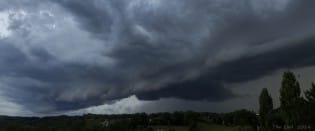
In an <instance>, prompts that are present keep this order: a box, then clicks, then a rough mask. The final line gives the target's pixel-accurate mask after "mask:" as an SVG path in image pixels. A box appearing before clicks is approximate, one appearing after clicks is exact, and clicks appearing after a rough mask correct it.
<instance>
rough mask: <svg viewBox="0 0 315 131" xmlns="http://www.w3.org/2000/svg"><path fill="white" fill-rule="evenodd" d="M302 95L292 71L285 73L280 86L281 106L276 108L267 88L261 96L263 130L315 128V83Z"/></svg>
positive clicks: (260, 116)
mask: <svg viewBox="0 0 315 131" xmlns="http://www.w3.org/2000/svg"><path fill="white" fill-rule="evenodd" d="M311 86H312V87H311V88H310V89H309V90H307V91H305V92H304V97H303V96H302V95H301V89H300V84H299V82H298V80H297V79H296V77H295V75H294V73H293V72H291V71H286V72H284V73H283V76H282V82H281V88H280V90H279V91H280V98H279V101H280V107H279V108H276V109H274V106H273V100H272V97H271V96H270V94H269V92H268V90H267V88H264V89H262V91H261V93H260V96H259V106H260V107H259V119H260V127H261V130H262V131H272V130H292V131H295V130H314V129H315V85H314V83H312V84H311Z"/></svg>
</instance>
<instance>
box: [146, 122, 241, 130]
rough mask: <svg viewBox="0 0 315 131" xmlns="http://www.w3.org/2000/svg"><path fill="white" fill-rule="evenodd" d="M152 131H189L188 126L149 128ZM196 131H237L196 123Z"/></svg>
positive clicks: (232, 128)
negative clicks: (158, 130) (162, 130)
mask: <svg viewBox="0 0 315 131" xmlns="http://www.w3.org/2000/svg"><path fill="white" fill-rule="evenodd" d="M151 127H152V128H154V129H166V130H167V131H168V130H174V131H189V127H188V126H151ZM195 130H196V131H237V128H235V127H227V126H221V125H215V124H205V123H198V125H197V127H196V129H195Z"/></svg>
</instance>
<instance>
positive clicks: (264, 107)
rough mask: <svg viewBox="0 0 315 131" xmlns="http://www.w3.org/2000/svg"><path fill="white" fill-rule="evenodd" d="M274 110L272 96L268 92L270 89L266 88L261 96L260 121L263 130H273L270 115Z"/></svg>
mask: <svg viewBox="0 0 315 131" xmlns="http://www.w3.org/2000/svg"><path fill="white" fill-rule="evenodd" d="M272 110H273V103H272V98H271V96H270V95H269V93H268V90H267V89H266V88H264V89H263V90H262V91H261V94H260V96H259V115H260V123H261V127H262V130H263V131H269V130H272V129H271V128H272V124H271V123H270V115H271V112H272Z"/></svg>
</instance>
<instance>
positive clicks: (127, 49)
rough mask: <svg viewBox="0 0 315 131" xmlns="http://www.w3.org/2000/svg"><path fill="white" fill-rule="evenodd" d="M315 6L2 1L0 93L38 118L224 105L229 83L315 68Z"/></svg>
mask: <svg viewBox="0 0 315 131" xmlns="http://www.w3.org/2000/svg"><path fill="white" fill-rule="evenodd" d="M314 5H315V2H314V1H313V0H299V1H295V0H238V1H235V0H198V1H196V0H171V1H170V0H89V1H86V0H35V1H34V0H25V1H19V0H12V1H1V2H0V23H1V24H2V27H0V73H1V75H0V94H1V96H2V97H4V98H6V99H8V100H9V101H12V102H14V103H17V104H19V105H22V106H24V107H26V108H27V109H30V110H32V111H34V112H54V111H62V110H74V109H79V108H83V107H89V106H93V105H99V104H102V103H104V102H112V101H115V100H119V99H122V98H126V97H129V96H130V95H136V96H137V97H138V98H139V99H141V100H157V99H159V98H170V97H172V98H180V99H187V100H207V101H222V100H226V99H231V98H233V97H238V96H237V95H235V94H233V93H232V92H231V91H230V89H229V88H226V87H225V86H224V85H225V84H229V83H239V82H244V81H249V80H253V79H257V78H259V77H261V76H264V75H266V74H268V73H271V72H273V71H275V70H278V69H282V68H298V67H304V66H312V65H314V64H315V61H314V60H313V59H314V57H315V53H314V50H315V44H314V41H315V39H314V35H315V26H314V23H315V15H314V13H313V12H315V8H313V6H314Z"/></svg>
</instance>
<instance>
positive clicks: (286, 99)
mask: <svg viewBox="0 0 315 131" xmlns="http://www.w3.org/2000/svg"><path fill="white" fill-rule="evenodd" d="M300 95H301V89H300V84H299V82H298V81H297V80H296V78H295V76H294V74H293V72H291V71H286V72H284V74H283V78H282V83H281V88H280V108H281V110H282V111H283V113H284V115H285V119H286V124H288V125H289V126H293V129H296V128H297V124H298V118H299V116H298V114H297V113H298V112H299V111H298V106H299V103H301V97H300Z"/></svg>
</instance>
